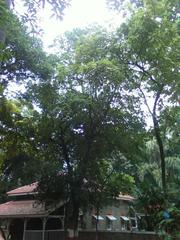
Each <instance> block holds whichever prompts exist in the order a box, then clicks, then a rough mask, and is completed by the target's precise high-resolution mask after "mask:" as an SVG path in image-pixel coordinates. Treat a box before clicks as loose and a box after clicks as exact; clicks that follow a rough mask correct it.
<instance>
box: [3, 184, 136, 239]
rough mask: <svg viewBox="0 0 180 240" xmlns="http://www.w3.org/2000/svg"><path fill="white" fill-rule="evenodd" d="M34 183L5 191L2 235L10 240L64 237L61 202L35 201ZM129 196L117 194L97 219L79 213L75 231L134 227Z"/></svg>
mask: <svg viewBox="0 0 180 240" xmlns="http://www.w3.org/2000/svg"><path fill="white" fill-rule="evenodd" d="M36 188H37V182H35V183H32V184H30V185H26V186H23V187H20V188H17V189H14V190H11V191H9V192H7V195H8V198H9V201H8V202H6V203H4V204H1V205H0V221H1V229H2V233H3V234H5V235H6V236H8V235H11V237H12V240H41V239H42V240H58V239H62V238H63V236H64V217H65V216H64V205H65V204H64V202H63V201H62V202H60V203H58V204H53V205H50V206H46V205H45V204H44V203H38V202H37V200H36V199H37V194H38V193H37V191H36ZM133 199H134V198H133V197H132V196H129V195H119V197H118V198H117V199H115V200H113V202H112V204H111V205H110V206H106V207H104V208H103V209H102V210H101V211H100V213H99V215H98V216H97V214H96V212H95V210H94V209H92V210H89V211H87V212H86V213H83V212H81V213H80V215H79V229H80V230H92V231H94V230H95V229H96V223H97V224H98V229H99V230H107V231H127V230H130V229H131V228H134V229H136V228H137V220H136V215H135V213H134V214H133V215H132V214H131V216H130V215H129V207H130V206H131V204H132V201H133Z"/></svg>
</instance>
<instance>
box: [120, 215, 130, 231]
mask: <svg viewBox="0 0 180 240" xmlns="http://www.w3.org/2000/svg"><path fill="white" fill-rule="evenodd" d="M128 228H129V218H128V217H126V216H121V230H122V231H127V230H128Z"/></svg>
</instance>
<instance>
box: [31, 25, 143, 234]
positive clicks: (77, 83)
mask: <svg viewBox="0 0 180 240" xmlns="http://www.w3.org/2000/svg"><path fill="white" fill-rule="evenodd" d="M80 32H81V31H80ZM80 32H79V31H75V33H74V34H80ZM74 34H69V35H67V38H66V39H65V41H66V46H68V51H67V52H65V51H63V52H62V55H60V56H59V58H60V59H59V64H58V65H57V71H58V72H57V75H56V78H52V79H49V80H46V81H41V82H39V84H37V85H34V86H33V85H32V86H30V87H31V89H33V91H32V90H31V93H32V95H31V94H29V96H28V99H32V100H33V101H34V103H35V104H36V106H38V107H39V114H38V115H37V116H36V122H37V123H36V132H35V134H34V144H35V145H36V144H37V145H36V146H37V147H36V148H37V150H38V152H39V154H41V157H43V159H44V161H45V162H46V163H47V166H49V164H52V161H53V162H54V164H52V165H53V166H55V169H56V170H55V171H54V172H53V173H52V175H49V174H47V178H48V179H51V180H52V181H53V182H55V181H56V180H55V179H56V178H57V179H61V180H62V181H61V182H62V183H63V184H64V188H63V189H64V190H66V191H65V192H63V191H62V194H61V195H58V194H56V193H58V189H57V188H56V187H55V184H50V185H51V186H52V191H51V192H53V193H54V194H55V195H52V196H54V198H56V200H57V199H60V198H61V197H62V195H63V197H64V199H68V200H69V201H68V204H70V205H69V206H71V207H69V208H68V209H69V210H71V213H70V216H69V217H70V219H69V220H71V224H72V225H71V227H73V228H74V229H75V230H76V229H77V223H78V222H77V220H78V215H79V209H80V207H83V205H87V204H88V198H87V196H88V195H87V194H91V195H93V194H94V197H92V198H95V199H96V201H97V199H98V198H102V196H103V195H105V193H106V195H107V196H108V192H110V190H111V196H116V195H117V194H119V191H120V190H121V189H122V190H123V183H129V185H131V183H132V182H133V181H132V178H131V177H128V175H124V174H123V173H121V174H120V173H119V172H117V173H116V174H115V175H112V176H111V175H110V174H109V171H110V170H109V167H108V168H107V167H106V164H105V168H104V171H103V168H101V167H102V165H103V164H104V160H105V159H106V158H107V157H110V154H111V153H112V152H113V151H114V150H116V149H121V151H122V153H123V154H124V155H126V156H127V157H128V156H131V155H133V149H135V147H134V148H133V145H134V146H135V145H136V149H137V144H136V143H137V142H138V140H137V142H136V138H135V136H136V137H137V139H138V136H139V135H141V133H142V131H143V130H142V128H141V124H140V123H139V118H138V117H137V116H136V115H135V114H134V113H133V111H135V108H134V106H133V102H132V99H130V96H129V95H128V94H126V91H123V86H124V84H125V82H124V75H123V71H121V69H120V68H119V65H117V62H116V61H110V60H109V59H108V56H109V50H108V48H107V49H105V48H104V43H105V41H106V42H108V41H109V38H108V34H107V33H106V32H105V31H104V30H103V31H102V30H100V29H98V31H97V30H96V31H95V30H92V32H91V31H90V30H89V31H88V33H87V32H86V31H85V35H82V36H81V37H80V38H76V35H74ZM83 34H84V33H83ZM80 35H81V34H80ZM67 43H72V44H70V45H68V44H67ZM120 90H121V91H120ZM131 97H132V96H131ZM134 104H135V105H136V102H134ZM45 129H46V131H45ZM130 142H131V145H132V152H131V154H129V145H128V144H129V143H130ZM136 151H137V150H136ZM113 171H114V170H113ZM44 172H45V171H44ZM58 172H59V173H60V174H58ZM95 176H96V177H97V178H96V179H93V178H94V177H95ZM100 176H102V177H100ZM92 177H93V178H92ZM47 178H46V177H45V178H43V179H42V180H43V181H42V185H41V180H40V185H39V186H40V189H39V191H40V192H41V193H42V196H43V197H42V198H41V199H42V200H43V199H44V200H46V199H48V200H49V196H50V195H49V194H48V193H49V192H48V191H49V189H50V185H49V183H50V180H49V181H48V182H47V181H44V180H45V179H47ZM94 180H95V181H94ZM59 181H60V180H57V182H59ZM86 181H87V183H86V184H85V182H86ZM117 182H119V184H118V185H117ZM105 183H106V184H105ZM115 183H116V184H115ZM88 184H89V185H90V186H89V187H88V188H87V189H94V190H93V191H92V192H91V191H89V192H86V186H87V185H88ZM108 185H109V187H108ZM41 186H42V191H41ZM102 186H103V188H102ZM112 186H114V187H113V188H112ZM54 187H55V188H56V189H54ZM60 187H61V185H60ZM98 187H101V188H102V189H103V191H102V192H101V193H100V194H99V193H98ZM43 192H44V194H43ZM46 193H47V195H46ZM45 196H46V198H45ZM94 201H95V200H94ZM97 202H99V201H97ZM94 204H95V202H94Z"/></svg>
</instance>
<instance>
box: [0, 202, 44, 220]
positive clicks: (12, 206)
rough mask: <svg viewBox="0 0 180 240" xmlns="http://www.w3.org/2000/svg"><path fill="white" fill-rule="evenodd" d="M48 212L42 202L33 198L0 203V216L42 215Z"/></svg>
mask: <svg viewBox="0 0 180 240" xmlns="http://www.w3.org/2000/svg"><path fill="white" fill-rule="evenodd" d="M47 214H48V212H47V210H45V207H44V205H43V204H37V202H36V201H35V200H26V201H10V202H6V203H4V204H1V205H0V217H18V216H33V215H36V216H44V215H47Z"/></svg>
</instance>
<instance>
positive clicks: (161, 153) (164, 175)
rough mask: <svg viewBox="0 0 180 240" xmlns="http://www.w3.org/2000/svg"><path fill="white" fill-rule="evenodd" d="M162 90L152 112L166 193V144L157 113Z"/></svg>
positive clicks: (163, 186)
mask: <svg viewBox="0 0 180 240" xmlns="http://www.w3.org/2000/svg"><path fill="white" fill-rule="evenodd" d="M160 94H161V92H160V91H159V92H158V93H157V95H156V98H155V102H154V107H153V112H152V118H153V124H154V135H155V138H156V142H157V145H158V148H159V154H160V160H161V181H162V188H163V191H164V193H166V163H165V154H164V146H163V141H162V138H161V134H160V128H159V122H158V119H157V115H156V107H157V102H158V100H159V98H160Z"/></svg>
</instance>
